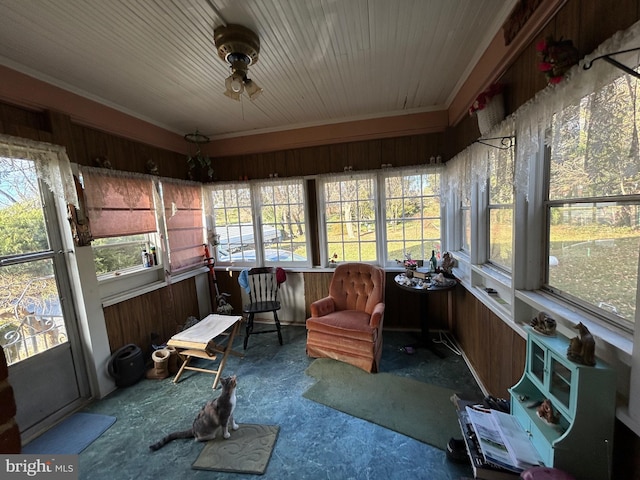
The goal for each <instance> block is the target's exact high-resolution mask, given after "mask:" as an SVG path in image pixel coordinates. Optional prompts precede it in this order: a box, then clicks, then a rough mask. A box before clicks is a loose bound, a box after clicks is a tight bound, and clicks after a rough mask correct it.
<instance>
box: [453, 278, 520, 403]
mask: <svg viewBox="0 0 640 480" xmlns="http://www.w3.org/2000/svg"><path fill="white" fill-rule="evenodd" d="M455 305H456V310H455V324H454V334H455V336H456V338H457V339H458V342H459V344H460V346H461V347H462V350H464V352H465V355H466V356H467V358H468V359H469V362H470V363H471V365H472V366H473V369H474V370H475V371H476V373H477V375H478V377H479V378H480V380H481V382H482V384H483V385H484V386H485V388H486V389H487V390H488V391H489V393H490V394H492V395H494V396H497V397H502V398H509V392H508V391H507V389H508V388H510V387H512V386H513V385H515V383H516V382H517V381H518V380H520V378H521V377H522V374H523V372H524V364H525V354H526V341H525V339H524V338H522V337H521V336H520V335H518V334H517V333H516V332H515V331H514V330H513V329H512V328H511V327H509V326H508V325H507V324H506V323H504V322H503V321H502V319H500V318H499V317H498V316H497V315H496V314H494V313H493V312H492V311H491V310H489V309H488V308H487V307H486V306H485V305H484V304H483V303H482V302H480V301H479V300H478V299H477V298H476V297H474V296H473V295H472V294H471V293H470V292H468V291H467V290H466V289H464V288H458V289H456V300H455Z"/></svg>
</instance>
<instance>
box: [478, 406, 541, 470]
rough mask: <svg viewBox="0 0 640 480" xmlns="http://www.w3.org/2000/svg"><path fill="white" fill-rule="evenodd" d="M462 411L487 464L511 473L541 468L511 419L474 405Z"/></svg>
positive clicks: (514, 421) (532, 449)
mask: <svg viewBox="0 0 640 480" xmlns="http://www.w3.org/2000/svg"><path fill="white" fill-rule="evenodd" d="M465 408H466V416H467V420H468V421H469V423H470V424H471V425H472V427H473V430H474V432H475V437H476V440H477V443H478V446H479V447H480V451H481V452H482V456H483V457H484V459H485V461H486V462H487V463H488V464H490V465H494V466H496V467H499V468H501V469H505V470H508V471H510V472H514V473H520V472H522V471H524V470H527V469H529V468H531V467H535V466H539V465H542V464H543V463H542V460H541V459H540V455H539V454H538V452H537V451H536V449H535V448H534V446H533V444H532V443H531V440H530V438H529V436H528V435H527V433H526V432H525V431H524V429H523V428H522V427H521V426H520V424H519V423H518V420H517V419H516V418H515V417H514V416H513V415H509V414H508V413H504V412H500V411H498V410H487V409H485V408H483V407H480V406H476V405H473V406H466V407H465Z"/></svg>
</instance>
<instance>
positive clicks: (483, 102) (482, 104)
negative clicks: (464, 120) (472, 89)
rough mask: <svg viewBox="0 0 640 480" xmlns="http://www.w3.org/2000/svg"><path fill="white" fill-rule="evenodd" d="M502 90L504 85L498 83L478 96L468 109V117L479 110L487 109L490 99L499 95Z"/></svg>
mask: <svg viewBox="0 0 640 480" xmlns="http://www.w3.org/2000/svg"><path fill="white" fill-rule="evenodd" d="M503 90H504V85H502V84H500V83H494V84H493V85H491V86H490V87H489V88H487V89H486V90H485V91H483V92H482V93H481V94H480V95H478V96H477V97H476V99H475V101H474V102H473V103H472V104H471V106H470V107H469V115H473V114H474V113H476V112H478V111H479V110H484V109H485V108H487V105H489V103H490V102H491V99H492V98H494V97H495V96H496V95H500V94H501V93H502V91H503Z"/></svg>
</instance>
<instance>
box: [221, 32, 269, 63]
mask: <svg viewBox="0 0 640 480" xmlns="http://www.w3.org/2000/svg"><path fill="white" fill-rule="evenodd" d="M213 41H214V43H215V45H216V48H217V49H218V56H219V57H220V58H221V59H222V60H224V61H225V62H227V63H229V64H233V63H234V61H238V59H242V61H244V62H246V63H247V66H249V65H253V64H254V63H256V62H257V61H258V54H259V53H260V39H259V38H258V36H257V35H256V34H255V33H253V31H252V30H250V29H248V28H247V27H243V26H242V25H234V24H228V25H223V26H220V27H218V28H216V29H215V30H214V31H213Z"/></svg>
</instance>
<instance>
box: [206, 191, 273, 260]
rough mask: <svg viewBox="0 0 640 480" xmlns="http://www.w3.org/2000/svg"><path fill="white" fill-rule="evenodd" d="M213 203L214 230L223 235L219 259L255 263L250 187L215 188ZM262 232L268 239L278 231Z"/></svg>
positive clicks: (271, 229)
mask: <svg viewBox="0 0 640 480" xmlns="http://www.w3.org/2000/svg"><path fill="white" fill-rule="evenodd" d="M211 205H212V210H213V211H212V215H213V220H214V224H215V233H216V234H217V235H219V236H220V237H219V238H220V244H219V245H218V247H217V249H216V250H217V257H218V260H219V261H221V262H231V261H239V262H242V261H246V262H255V260H256V250H255V236H254V232H253V213H252V208H251V190H250V188H249V186H248V185H235V186H234V185H230V186H220V187H213V189H212V191H211ZM263 235H264V240H265V241H271V240H272V239H273V238H274V237H275V235H276V231H274V229H273V228H269V229H267V230H266V231H265V232H264V233H263Z"/></svg>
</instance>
